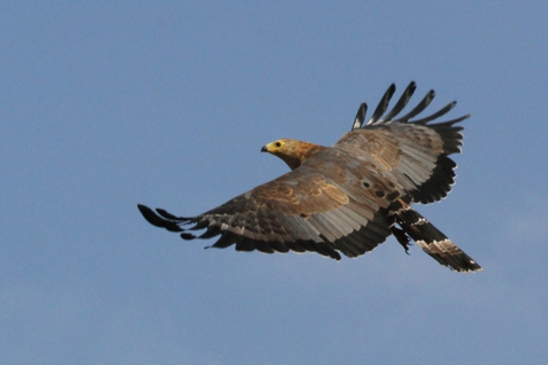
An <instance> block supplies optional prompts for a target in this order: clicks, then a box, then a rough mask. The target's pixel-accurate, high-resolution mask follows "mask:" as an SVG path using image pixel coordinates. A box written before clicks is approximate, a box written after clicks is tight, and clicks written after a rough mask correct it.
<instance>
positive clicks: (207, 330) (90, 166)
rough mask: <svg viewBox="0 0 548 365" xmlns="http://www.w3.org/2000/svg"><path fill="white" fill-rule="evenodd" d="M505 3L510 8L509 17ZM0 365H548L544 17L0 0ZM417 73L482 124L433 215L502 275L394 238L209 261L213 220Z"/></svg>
mask: <svg viewBox="0 0 548 365" xmlns="http://www.w3.org/2000/svg"><path fill="white" fill-rule="evenodd" d="M493 4H494V3H493ZM0 10H1V11H0V32H1V34H2V37H1V39H0V45H1V52H0V78H1V80H2V82H1V84H0V92H1V97H0V119H1V123H0V171H2V176H3V178H2V179H0V190H1V191H2V194H0V218H1V220H2V229H1V230H0V250H1V251H0V252H1V254H0V327H1V328H2V331H1V332H0V360H2V361H1V362H2V363H6V364H34V363H40V364H151V363H154V364H198V365H199V364H208V365H210V364H242V365H244V364H253V365H256V364H284V365H286V364H333V363H341V364H343V363H344V364H363V363H375V364H394V363H403V362H405V363H406V364H428V363H432V364H434V363H437V364H439V363H444V364H461V363H464V362H466V363H470V362H471V363H478V364H479V363H481V364H515V363H518V362H519V363H540V362H541V361H545V359H546V358H547V357H548V350H547V349H546V339H547V338H548V326H547V324H548V323H547V322H548V309H547V308H548V306H547V305H546V303H547V302H548V294H547V290H546V288H547V282H546V277H548V268H547V265H546V263H545V260H546V257H547V256H548V246H547V244H546V240H545V230H546V226H547V223H546V222H547V221H548V210H547V208H546V207H547V206H548V189H547V184H546V180H547V175H548V174H547V173H548V164H547V157H548V148H547V146H546V143H545V138H546V136H547V135H548V121H547V120H546V111H545V109H546V90H547V85H548V68H547V67H546V65H547V60H548V52H547V51H546V49H547V44H548V36H547V34H548V22H546V18H547V17H548V4H546V3H544V2H541V1H538V2H529V3H527V6H525V5H524V4H523V3H520V2H511V1H500V2H497V3H496V5H487V3H482V4H479V3H478V2H472V1H461V2H435V1H420V2H413V1H410V2H396V1H386V0H385V1H369V2H344V3H341V2H324V3H322V4H318V3H317V2H312V1H310V2H304V1H299V2H277V3H276V4H273V2H233V3H231V4H228V3H225V2H208V1H203V2H193V3H191V2H181V3H179V2H171V1H165V2H154V3H151V2H102V1H96V2H93V3H91V2H90V3H89V4H84V2H65V1H55V2H49V3H40V2H25V1H19V2H8V3H4V4H2V5H1V6H0ZM411 80H415V81H416V82H417V85H418V90H417V92H416V94H417V95H416V96H415V98H414V99H413V100H414V102H418V100H420V98H421V97H422V96H423V94H425V93H426V92H427V91H428V90H429V89H430V88H434V89H435V90H436V92H437V97H436V99H435V101H434V103H433V105H432V107H431V108H432V110H434V109H435V108H436V107H441V106H443V105H445V104H447V103H448V102H450V101H452V100H458V105H457V107H456V108H455V109H454V111H452V112H451V114H449V117H458V116H460V115H463V114H467V113H470V114H472V117H471V118H470V119H468V120H466V121H465V122H464V125H465V127H466V129H465V140H464V153H463V154H462V155H458V156H456V157H455V160H456V161H457V163H458V164H459V168H458V170H457V173H458V177H457V184H456V186H455V187H454V189H453V191H452V193H451V194H450V195H449V196H448V198H447V199H445V200H444V201H443V202H442V203H438V204H434V205H429V206H419V207H417V209H418V210H419V211H420V212H421V213H422V214H423V215H425V216H426V217H427V218H429V220H431V221H432V222H433V223H434V224H435V225H436V226H437V227H438V228H440V229H441V230H442V231H444V232H445V233H446V234H447V235H448V236H449V237H451V238H452V239H453V241H455V242H456V243H457V244H458V245H459V246H460V247H462V248H463V249H464V250H465V251H466V252H467V253H468V254H470V255H471V256H472V257H473V258H474V259H476V260H477V261H478V262H479V263H480V264H481V265H482V266H483V267H484V271H483V272H481V273H479V274H468V275H463V274H458V273H454V272H451V271H449V270H448V269H447V268H444V267H442V266H440V265H438V264H437V263H436V262H435V261H434V260H432V259H431V258H430V257H428V256H427V255H425V254H424V253H423V252H422V251H421V250H420V249H419V248H418V247H416V246H413V247H412V249H411V255H410V256H407V255H405V254H404V251H403V250H402V248H401V247H400V246H399V245H398V244H397V243H396V241H395V240H394V239H389V240H388V241H387V242H386V243H385V244H383V245H381V246H380V247H379V248H377V249H376V250H375V251H374V252H372V253H369V254H367V255H365V256H362V257H360V258H359V259H355V260H352V259H345V258H343V260H341V261H340V262H335V261H333V260H329V259H326V258H323V257H321V256H319V255H314V254H305V255H296V254H291V253H290V254H286V255H280V254H278V255H264V254H259V253H256V252H254V253H238V252H235V251H234V250H233V249H232V248H230V249H226V250H203V248H202V247H203V246H205V245H207V244H211V243H212V242H213V241H209V242H208V241H203V242H201V241H200V242H196V241H193V242H184V241H182V240H180V239H179V238H178V237H177V235H175V234H170V233H168V232H166V231H163V230H159V229H156V228H154V227H152V226H150V225H149V224H148V223H146V222H145V221H144V220H143V218H142V217H141V216H140V214H139V212H138V211H137V208H136V204H137V203H143V204H147V205H150V206H153V207H163V208H165V209H167V210H168V211H171V212H173V213H175V214H180V215H186V216H189V215H195V214H199V213H201V212H204V211H206V210H208V209H210V208H213V207H215V206H217V205H219V204H221V203H223V202H225V201H226V200H228V199H230V198H232V197H233V196H235V195H237V194H239V193H242V192H244V191H246V190H248V189H250V188H252V187H254V186H256V185H258V184H260V183H263V182H265V181H268V180H270V179H273V178H275V177H277V176H278V175H280V174H282V173H284V172H286V171H287V167H286V166H285V165H284V164H283V162H282V161H280V160H277V159H276V158H274V157H272V156H269V155H265V154H260V153H259V150H260V148H261V146H263V145H264V144H265V143H267V142H271V141H272V140H275V139H278V138H282V137H291V138H297V139H302V140H307V141H311V142H315V143H320V144H325V145H330V144H333V143H334V142H335V141H336V140H337V139H338V138H339V137H340V136H341V135H342V134H343V133H345V132H346V131H348V130H349V128H350V126H351V123H352V121H353V118H354V116H355V113H356V110H357V108H358V106H359V104H360V103H361V102H362V101H367V102H368V103H369V104H370V107H373V106H374V105H376V103H377V102H378V100H379V98H380V97H381V96H382V94H383V93H384V91H385V90H386V88H387V87H388V85H389V84H390V83H392V82H395V83H396V84H397V86H398V92H401V91H403V89H404V88H405V86H407V84H408V83H409V82H410V81H411Z"/></svg>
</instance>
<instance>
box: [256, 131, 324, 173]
mask: <svg viewBox="0 0 548 365" xmlns="http://www.w3.org/2000/svg"><path fill="white" fill-rule="evenodd" d="M323 148H325V147H322V146H319V145H317V144H313V143H308V142H303V141H299V140H296V139H290V138H282V139H278V140H276V141H274V142H270V143H268V144H266V145H264V146H263V148H261V152H268V153H270V154H272V155H274V156H277V157H279V158H281V159H282V160H283V161H284V162H285V163H286V164H287V165H288V166H289V168H290V169H291V170H294V169H296V168H297V167H299V166H300V165H301V164H302V163H303V162H304V161H305V160H306V159H307V158H309V157H312V155H314V154H315V153H316V152H317V151H318V150H319V149H323Z"/></svg>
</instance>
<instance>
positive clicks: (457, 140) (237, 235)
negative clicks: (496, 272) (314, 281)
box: [138, 82, 481, 272]
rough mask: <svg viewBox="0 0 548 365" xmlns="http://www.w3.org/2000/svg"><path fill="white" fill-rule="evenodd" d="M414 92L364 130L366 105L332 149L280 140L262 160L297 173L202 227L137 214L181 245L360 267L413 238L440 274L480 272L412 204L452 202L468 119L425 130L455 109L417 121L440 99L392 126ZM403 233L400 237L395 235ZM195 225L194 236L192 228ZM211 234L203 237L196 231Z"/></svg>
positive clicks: (209, 216) (202, 219) (236, 202)
mask: <svg viewBox="0 0 548 365" xmlns="http://www.w3.org/2000/svg"><path fill="white" fill-rule="evenodd" d="M415 88H416V86H415V83H414V82H412V83H411V84H410V85H409V86H408V87H407V89H406V90H405V92H404V93H403V95H402V97H401V98H400V99H399V101H398V102H397V103H396V105H395V106H394V108H393V109H392V110H391V111H390V112H388V114H387V115H386V116H385V117H384V118H381V117H382V115H383V114H384V113H385V111H386V110H387V108H388V102H389V100H390V98H391V97H392V95H393V94H394V91H395V86H394V85H391V86H390V88H389V89H388V91H387V92H386V93H385V95H384V97H383V99H382V100H381V102H380V103H379V106H378V107H377V108H376V110H375V112H374V113H373V116H372V117H371V119H369V121H368V122H367V123H366V124H365V125H364V121H365V113H366V109H367V106H366V104H365V103H363V104H362V105H361V106H360V109H359V110H358V114H357V116H356V119H355V121H354V123H353V126H352V130H351V131H350V132H348V133H346V134H345V135H344V136H343V137H342V138H341V139H340V140H339V141H338V142H337V143H335V144H334V145H333V146H332V147H324V146H320V145H316V144H312V143H308V142H303V141H297V140H292V139H280V140H277V141H274V142H272V143H269V144H267V145H265V146H264V147H263V148H262V149H261V151H262V152H268V153H271V154H273V155H275V156H277V157H279V158H281V159H282V160H283V161H284V162H285V163H286V164H287V165H288V166H289V168H290V169H291V171H290V172H288V173H286V174H284V175H282V176H280V177H278V178H277V179H275V180H272V181H270V182H267V183H265V184H263V185H260V186H257V187H256V188H254V189H252V190H250V191H248V192H246V193H244V194H242V195H240V196H237V197H235V198H234V199H232V200H230V201H228V202H227V203H225V204H223V205H221V206H219V207H217V208H214V209H212V210H210V211H208V212H205V213H203V214H200V215H198V216H196V217H189V218H184V217H176V216H174V215H172V214H170V213H168V212H166V211H165V210H163V209H156V212H154V211H153V210H151V209H150V208H148V207H146V206H144V205H139V206H138V207H139V210H140V211H141V213H142V214H143V216H144V217H145V218H146V220H147V221H148V222H149V223H151V224H153V225H155V226H158V227H162V228H165V229H167V230H169V231H174V232H181V237H182V238H183V239H187V240H189V239H194V238H211V237H215V236H218V235H220V238H219V239H218V240H217V241H216V242H215V243H214V244H213V246H212V247H218V248H225V247H228V246H230V245H232V244H235V245H236V250H239V251H253V250H259V251H261V252H266V253H273V252H288V251H289V250H291V251H295V252H305V251H312V252H318V253H320V254H322V255H325V256H329V257H331V258H334V259H337V260H339V259H340V258H341V256H340V254H339V253H340V252H342V253H343V254H345V255H346V256H348V257H357V256H360V255H363V254H364V253H366V252H368V251H371V250H373V249H374V248H375V247H376V246H377V245H378V244H380V243H382V242H384V241H385V240H386V238H387V237H388V236H389V235H391V234H394V236H395V237H396V239H397V240H398V242H399V243H400V244H401V245H402V246H403V247H404V248H405V249H406V251H407V250H408V246H409V237H410V238H411V239H413V240H414V241H415V242H417V244H418V245H419V246H420V247H421V248H422V249H423V250H424V251H425V252H426V253H428V254H429V255H430V256H432V257H433V258H435V259H436V260H437V261H438V262H439V263H440V264H442V265H445V266H448V267H449V268H451V269H453V270H456V271H461V272H468V271H476V270H480V269H481V267H480V266H479V265H478V264H477V263H476V262H475V261H474V260H472V259H471V258H470V257H469V256H468V255H466V254H465V253H464V252H463V251H462V250H460V249H459V248H458V247H457V246H456V245H455V244H453V243H452V242H451V241H450V240H449V239H448V238H447V237H446V236H445V235H444V234H443V233H442V232H441V231H439V230H438V229H437V228H436V227H434V226H433V225H432V224H431V223H430V222H428V221H427V220H426V219H425V218H424V217H422V216H421V215H420V214H419V213H417V212H416V211H414V210H413V209H412V208H411V207H410V204H411V203H415V202H420V203H424V204H428V203H432V202H434V201H438V200H440V199H441V198H443V197H445V196H446V195H447V193H448V192H449V191H450V189H451V185H452V184H453V182H454V177H455V173H454V171H453V169H454V168H455V166H456V165H455V163H454V162H453V161H452V160H451V159H450V158H449V157H448V155H450V154H452V153H458V152H460V146H461V144H462V143H461V140H462V134H461V133H460V131H461V130H462V129H463V128H462V127H460V126H457V125H455V124H456V123H458V122H460V121H462V120H463V119H465V118H468V115H466V116H464V117H461V118H457V119H454V120H450V121H447V122H443V123H437V124H428V122H430V121H431V120H433V119H436V118H438V117H440V116H442V115H444V114H445V113H447V112H448V111H449V110H450V109H452V108H453V106H454V105H455V102H453V103H451V104H449V105H448V106H446V107H445V108H443V109H442V110H440V111H438V112H437V113H434V114H432V115H431V116H429V117H426V118H423V119H419V120H413V121H411V120H410V119H412V118H413V117H415V116H416V115H418V114H419V113H420V112H422V111H423V110H424V109H425V108H426V107H427V106H428V104H430V102H431V101H432V99H433V97H434V92H433V91H430V92H429V93H428V94H427V95H426V97H425V98H424V99H423V100H422V101H421V102H420V103H419V105H418V106H417V107H415V108H414V109H413V110H412V111H411V112H409V113H408V114H406V115H405V116H403V117H401V118H399V119H394V117H395V116H396V115H397V114H399V112H401V110H402V109H403V108H404V107H405V105H406V104H407V102H408V101H409V99H410V97H411V95H412V94H413V92H414V90H415ZM395 224H398V225H399V226H400V227H401V229H399V228H396V227H395ZM187 225H190V227H186V226H187ZM196 230H205V231H204V232H203V233H202V234H200V235H199V236H195V235H194V234H192V233H190V232H191V231H196Z"/></svg>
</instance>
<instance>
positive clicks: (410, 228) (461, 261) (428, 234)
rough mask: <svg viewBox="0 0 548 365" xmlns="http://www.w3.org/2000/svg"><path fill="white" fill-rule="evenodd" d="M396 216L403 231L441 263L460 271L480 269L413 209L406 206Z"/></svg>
mask: <svg viewBox="0 0 548 365" xmlns="http://www.w3.org/2000/svg"><path fill="white" fill-rule="evenodd" d="M396 216H397V222H398V224H399V225H400V226H401V227H402V229H403V230H404V231H405V233H406V234H407V235H409V237H411V238H412V239H413V240H414V241H415V242H416V243H417V244H418V245H419V246H420V248H422V249H423V251H424V252H426V253H427V254H429V255H430V256H432V257H433V258H434V259H435V260H436V261H438V262H439V263H440V264H441V265H444V266H447V267H449V268H450V269H451V270H455V271H460V272H470V271H478V270H481V266H480V265H478V263H477V262H476V261H474V260H473V259H472V258H471V257H470V256H468V255H467V254H466V253H464V251H462V250H461V249H460V248H458V247H457V245H455V244H454V243H453V242H451V240H450V239H449V238H447V236H446V235H444V234H443V233H442V232H441V231H440V230H439V229H437V228H436V227H434V225H433V224H432V223H430V222H429V221H428V220H426V218H424V217H423V216H422V215H420V214H419V213H418V212H416V211H415V210H413V209H411V208H410V207H406V208H404V209H401V210H400V211H398V212H397V213H396Z"/></svg>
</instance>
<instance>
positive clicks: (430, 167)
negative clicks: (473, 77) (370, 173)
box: [334, 82, 469, 204]
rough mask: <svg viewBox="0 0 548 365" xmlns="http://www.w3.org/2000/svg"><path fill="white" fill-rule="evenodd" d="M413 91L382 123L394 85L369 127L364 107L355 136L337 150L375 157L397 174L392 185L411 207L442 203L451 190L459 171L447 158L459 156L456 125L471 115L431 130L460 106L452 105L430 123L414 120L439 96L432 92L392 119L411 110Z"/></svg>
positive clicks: (346, 137)
mask: <svg viewBox="0 0 548 365" xmlns="http://www.w3.org/2000/svg"><path fill="white" fill-rule="evenodd" d="M415 89H416V85H415V83H414V82H411V83H410V84H409V86H408V87H407V88H406V90H405V91H404V93H403V94H402V96H401V97H400V99H399V100H398V102H397V103H396V105H395V106H394V108H393V109H392V110H391V111H390V112H388V113H387V114H386V116H384V117H383V114H384V113H385V112H386V110H387V109H388V103H389V101H390V98H391V97H392V95H393V94H394V92H395V90H396V88H395V86H394V84H392V85H391V86H390V87H389V88H388V90H387V91H386V93H385V94H384V96H383V98H382V100H381V101H380V103H379V105H378V106H377V108H376V109H375V111H374V113H373V116H372V117H371V118H370V119H369V121H368V122H367V123H366V124H365V125H364V124H363V122H364V121H365V109H364V107H363V104H362V106H360V109H359V111H358V115H357V116H356V119H355V121H354V124H353V128H352V131H351V132H349V133H347V134H345V135H344V136H343V137H342V138H341V139H340V140H339V141H338V142H337V143H336V144H335V145H334V147H336V148H340V149H343V150H345V151H347V152H349V153H352V154H355V155H359V154H364V153H365V154H368V155H370V156H373V157H374V158H375V159H376V160H377V161H378V162H379V163H381V164H382V165H383V166H384V167H385V168H386V169H387V170H388V171H390V172H391V173H392V174H393V179H392V180H393V181H394V182H396V183H397V184H398V185H399V187H401V188H402V189H404V190H406V191H407V192H408V197H409V198H410V199H411V201H413V202H420V203H424V204H427V203H432V202H434V201H438V200H440V199H442V198H443V197H445V196H447V193H448V192H449V191H450V190H451V185H452V184H453V183H454V178H455V172H454V168H455V167H456V166H457V165H456V164H455V162H454V161H453V160H451V159H450V158H449V157H448V156H449V155H450V154H452V153H460V151H461V150H460V146H461V145H462V134H461V133H460V131H462V129H463V127H461V126H459V125H455V124H456V123H458V122H460V121H462V120H464V119H466V118H468V117H469V115H465V116H462V117H460V118H456V119H453V120H449V121H446V122H442V123H437V124H428V123H429V122H431V121H432V120H434V119H437V118H439V117H440V116H442V115H444V114H446V113H447V112H449V111H450V110H451V109H452V108H453V107H454V106H455V105H456V102H452V103H450V104H448V105H447V106H445V107H444V108H442V109H441V110H439V111H438V112H436V113H434V114H432V115H430V116H428V117H425V118H422V119H416V120H411V119H412V118H414V117H416V116H417V115H418V114H419V113H421V112H422V111H423V110H424V109H425V108H426V107H427V106H428V105H429V104H430V103H431V102H432V100H433V98H434V95H435V93H434V90H430V91H429V92H428V94H427V95H426V96H425V97H424V99H423V100H422V101H421V102H420V103H419V104H418V105H417V106H416V107H415V108H414V109H413V110H411V111H410V112H409V113H407V114H406V115H404V116H402V117H400V118H398V119H394V118H395V117H396V116H397V115H398V114H399V113H400V112H401V111H402V110H403V108H404V107H405V106H406V105H407V103H408V102H409V100H410V99H411V96H412V95H413V92H414V91H415Z"/></svg>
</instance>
